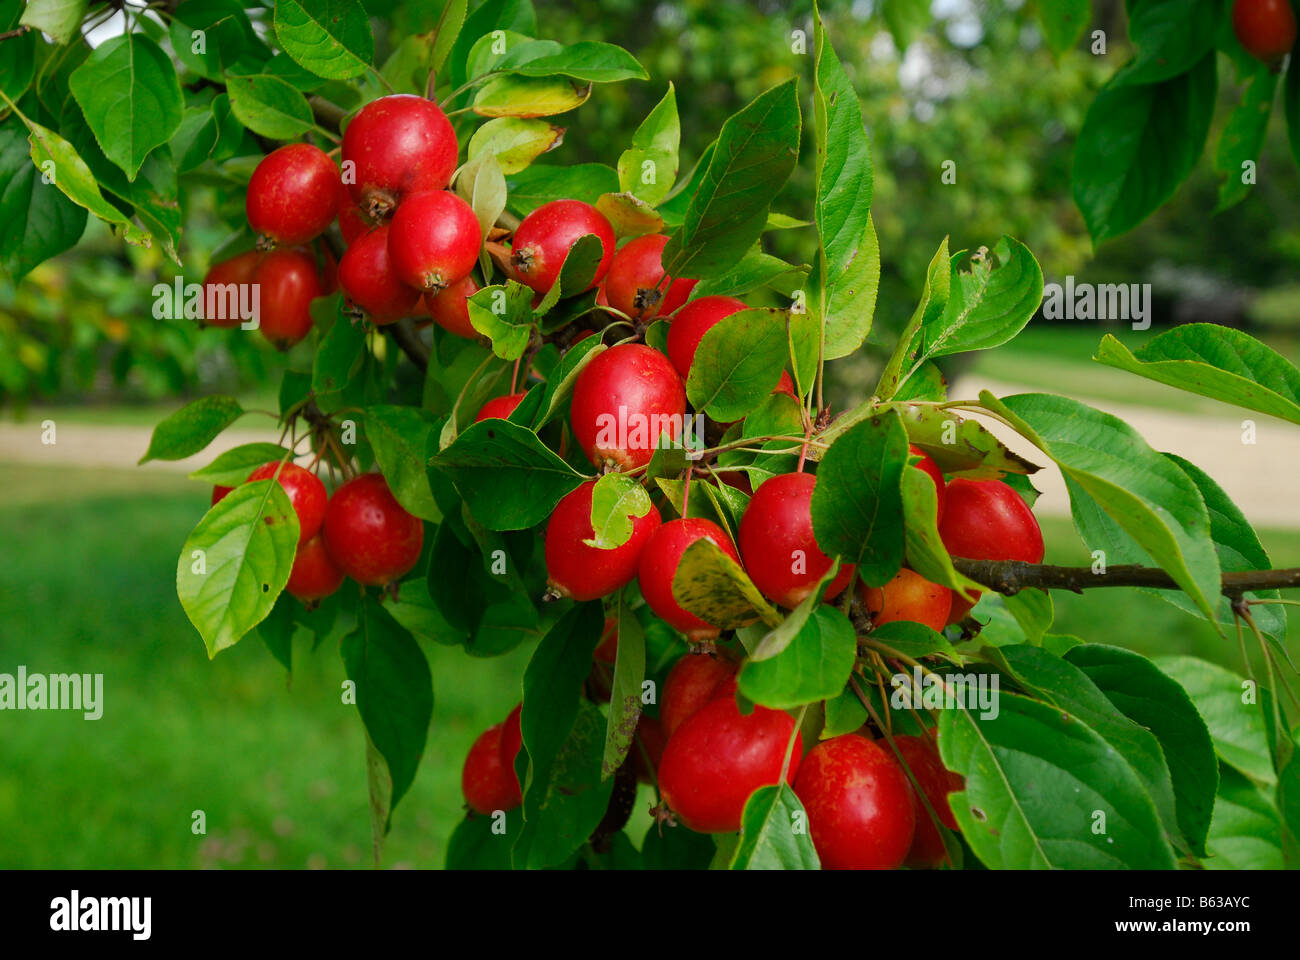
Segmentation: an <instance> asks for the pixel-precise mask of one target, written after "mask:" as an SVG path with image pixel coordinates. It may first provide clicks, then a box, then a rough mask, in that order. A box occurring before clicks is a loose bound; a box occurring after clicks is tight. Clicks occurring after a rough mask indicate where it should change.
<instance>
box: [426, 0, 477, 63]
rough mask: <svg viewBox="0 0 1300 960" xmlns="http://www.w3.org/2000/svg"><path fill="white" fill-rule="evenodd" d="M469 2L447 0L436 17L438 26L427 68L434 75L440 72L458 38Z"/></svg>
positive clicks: (465, 0)
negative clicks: (439, 14) (440, 13)
mask: <svg viewBox="0 0 1300 960" xmlns="http://www.w3.org/2000/svg"><path fill="white" fill-rule="evenodd" d="M468 7H469V0H447V2H446V4H445V5H444V6H443V8H442V15H441V16H439V17H438V26H437V29H436V31H435V34H436V35H435V37H434V41H433V52H432V54H431V55H430V57H429V67H430V69H431V70H432V71H433V72H434V73H435V74H437V73H439V72H441V70H442V68H443V65H444V64H446V62H447V57H448V56H449V55H450V54H451V51H452V47H453V46H454V45H455V43H456V41H457V40H458V39H459V38H460V30H461V27H462V26H463V25H464V23H465V12H466V10H467V9H468Z"/></svg>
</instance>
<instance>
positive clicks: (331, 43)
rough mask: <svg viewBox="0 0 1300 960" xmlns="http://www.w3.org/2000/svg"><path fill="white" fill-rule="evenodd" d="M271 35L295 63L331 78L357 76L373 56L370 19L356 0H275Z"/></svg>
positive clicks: (373, 47) (373, 43)
mask: <svg viewBox="0 0 1300 960" xmlns="http://www.w3.org/2000/svg"><path fill="white" fill-rule="evenodd" d="M308 7H310V9H308ZM275 35H276V38H277V39H278V40H279V41H280V46H281V47H282V48H283V49H284V52H285V53H287V54H288V55H289V56H291V57H293V59H294V60H295V61H296V62H297V63H298V64H300V65H301V66H303V67H305V68H306V69H308V70H310V71H311V72H312V73H314V74H316V76H318V77H326V78H328V79H331V80H350V79H351V78H352V77H358V76H360V75H361V74H363V73H365V72H366V70H367V69H369V67H370V64H371V62H372V61H373V60H374V58H375V38H374V36H373V35H372V34H371V32H370V18H369V17H367V16H366V10H365V7H363V6H362V5H361V4H360V3H359V2H358V0H312V2H311V3H310V4H308V3H306V2H305V0H275Z"/></svg>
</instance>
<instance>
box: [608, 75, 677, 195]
mask: <svg viewBox="0 0 1300 960" xmlns="http://www.w3.org/2000/svg"><path fill="white" fill-rule="evenodd" d="M681 139H682V131H681V124H680V123H679V121H678V118H677V95H676V93H675V91H674V90H673V85H672V84H671V83H669V84H668V92H667V93H665V94H664V96H663V99H662V100H660V101H659V102H658V103H657V104H655V107H654V109H653V110H651V111H650V113H649V114H647V115H646V118H645V119H644V120H642V121H641V125H640V126H639V127H637V128H636V131H635V132H634V133H633V134H632V146H631V147H629V148H628V149H626V150H624V151H623V152H622V154H620V155H619V158H618V186H619V189H620V190H622V191H623V192H625V193H631V194H634V195H636V196H637V197H640V198H641V199H642V200H644V201H645V202H646V203H648V204H649V205H650V206H652V207H653V206H657V205H658V204H659V203H660V201H662V200H663V199H664V197H666V196H668V192H669V191H670V190H672V188H673V184H674V183H675V182H676V180H677V164H678V158H677V150H678V148H679V147H680V146H681Z"/></svg>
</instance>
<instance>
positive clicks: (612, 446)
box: [570, 343, 686, 469]
mask: <svg viewBox="0 0 1300 960" xmlns="http://www.w3.org/2000/svg"><path fill="white" fill-rule="evenodd" d="M685 413H686V389H685V387H683V386H682V381H681V378H680V377H679V376H677V371H676V370H674V369H673V366H672V364H671V363H669V362H668V358H667V357H665V356H664V355H663V354H662V353H660V352H659V351H657V350H654V349H652V348H650V347H647V346H644V345H643V344H639V343H624V344H620V345H619V346H616V347H610V349H608V350H606V351H605V352H604V353H602V354H600V355H599V356H597V357H595V358H594V359H593V360H592V361H591V362H590V363H588V364H587V365H586V366H585V367H583V369H582V372H581V373H580V374H578V379H577V381H576V382H575V383H574V385H573V403H572V406H571V408H570V422H571V423H572V425H573V435H574V437H576V438H577V441H578V443H579V445H581V447H582V449H583V452H585V453H586V454H587V459H589V460H590V461H591V462H592V463H593V464H594V465H596V466H598V467H599V466H601V465H603V464H604V463H605V462H606V461H608V462H611V463H614V464H616V465H618V466H619V467H621V468H623V469H632V468H634V467H641V466H644V465H645V464H647V463H649V462H650V458H651V457H653V456H654V451H655V447H656V446H658V444H659V439H660V437H661V436H662V437H665V438H667V439H669V440H673V441H675V440H678V439H679V438H680V437H681V435H682V430H683V427H684V422H685V417H684V415H685Z"/></svg>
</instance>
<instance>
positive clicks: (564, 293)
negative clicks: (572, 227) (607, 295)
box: [533, 233, 605, 317]
mask: <svg viewBox="0 0 1300 960" xmlns="http://www.w3.org/2000/svg"><path fill="white" fill-rule="evenodd" d="M604 256H605V247H604V244H603V243H602V241H601V239H600V238H599V237H597V236H596V235H595V234H592V233H587V234H584V235H582V236H581V237H579V238H578V239H577V240H575V241H573V243H572V244H571V245H570V246H569V250H568V252H567V253H566V254H565V255H564V263H563V264H562V265H561V266H560V273H559V275H558V276H557V277H556V278H555V283H553V284H552V285H551V289H549V290H547V291H546V296H544V297H542V302H541V303H539V304H538V305H537V307H536V308H535V309H534V310H533V314H534V316H538V317H540V316H543V315H544V314H547V313H549V312H550V311H551V309H552V308H553V307H554V306H555V305H556V304H557V303H559V302H560V300H561V299H562V298H564V297H571V296H574V295H575V294H579V293H582V292H583V291H584V290H587V289H589V288H590V287H591V285H592V282H593V281H594V280H595V279H596V271H597V270H598V269H600V262H601V260H602V259H604Z"/></svg>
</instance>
